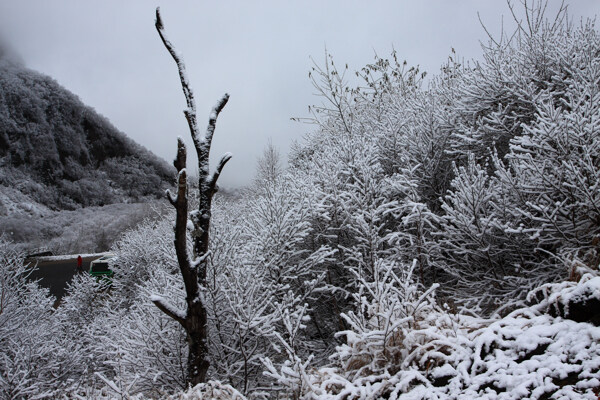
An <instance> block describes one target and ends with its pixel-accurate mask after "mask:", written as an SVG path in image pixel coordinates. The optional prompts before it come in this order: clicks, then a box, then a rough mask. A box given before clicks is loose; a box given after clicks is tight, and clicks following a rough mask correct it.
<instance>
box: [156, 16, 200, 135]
mask: <svg viewBox="0 0 600 400" xmlns="http://www.w3.org/2000/svg"><path fill="white" fill-rule="evenodd" d="M154 25H155V26H156V30H157V31H158V34H159V36H160V38H161V40H162V42H163V44H164V45H165V47H166V48H167V50H168V51H169V54H171V57H173V60H175V63H176V64H177V68H178V70H179V79H180V80H181V88H182V89H183V94H184V95H185V101H186V103H187V109H186V110H184V112H183V113H184V114H185V119H186V120H187V121H188V125H189V127H190V133H191V134H192V139H193V140H194V144H196V142H198V141H199V138H198V124H197V122H196V121H197V119H196V102H195V101H194V93H193V92H192V89H191V87H190V83H189V81H188V79H187V75H186V72H185V64H184V63H183V60H182V59H181V56H179V54H177V52H176V51H175V47H174V46H173V45H172V44H171V42H170V41H169V39H168V38H167V36H166V33H165V28H164V25H163V22H162V19H161V17H160V7H156V22H155V24H154Z"/></svg>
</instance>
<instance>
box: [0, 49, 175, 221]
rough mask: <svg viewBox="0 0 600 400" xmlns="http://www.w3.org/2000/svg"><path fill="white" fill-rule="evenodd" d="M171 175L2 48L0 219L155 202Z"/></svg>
mask: <svg viewBox="0 0 600 400" xmlns="http://www.w3.org/2000/svg"><path fill="white" fill-rule="evenodd" d="M173 172H174V170H172V169H171V167H170V166H169V165H168V164H167V163H166V162H165V161H164V160H162V159H160V158H158V157H157V156H155V155H154V154H152V153H151V152H150V151H148V150H147V149H145V148H144V147H142V146H141V145H139V144H137V143H135V142H134V141H133V140H131V139H129V138H128V137H127V136H125V135H124V134H123V133H122V132H120V131H118V130H117V129H116V128H115V127H114V126H113V125H112V124H111V123H110V122H109V121H108V120H107V119H106V118H104V117H103V116H101V115H99V114H98V113H97V112H95V111H94V110H93V109H92V108H91V107H88V106H86V105H85V104H83V103H82V102H81V100H79V98H78V97H77V96H76V95H74V94H73V93H71V92H69V91H68V90H66V89H65V88H63V87H61V86H60V85H59V84H58V83H57V82H56V81H55V80H54V79H52V78H50V77H48V76H45V75H43V74H40V73H38V72H35V71H32V70H30V69H27V68H26V67H25V66H24V65H23V64H22V62H21V61H20V60H19V59H18V56H17V57H15V56H14V53H13V52H12V51H11V50H10V49H9V48H8V47H6V46H5V45H2V44H0V215H11V214H15V213H22V212H25V213H30V214H36V212H35V211H36V210H38V211H39V210H40V209H45V208H47V209H50V210H61V209H66V210H72V209H77V208H80V207H87V206H102V205H106V204H113V203H130V202H140V201H144V200H147V199H150V198H158V197H160V196H161V195H162V194H163V193H164V189H165V188H166V187H168V186H169V185H170V184H171V182H172V178H173Z"/></svg>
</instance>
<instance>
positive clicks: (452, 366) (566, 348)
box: [303, 274, 600, 400]
mask: <svg viewBox="0 0 600 400" xmlns="http://www.w3.org/2000/svg"><path fill="white" fill-rule="evenodd" d="M599 279H600V278H598V277H596V276H594V275H592V274H588V275H585V276H583V277H582V278H581V280H580V281H579V282H578V283H577V282H568V283H561V284H554V285H547V286H546V287H545V288H544V289H545V299H544V300H543V301H541V302H540V303H539V304H537V305H534V306H532V307H526V308H521V309H518V310H516V311H514V312H512V313H511V314H509V315H507V316H506V317H503V318H499V317H496V318H493V319H489V320H482V319H478V318H473V317H469V316H458V315H452V314H449V313H445V312H444V311H443V310H439V311H438V312H437V313H431V314H429V315H428V316H426V317H425V319H423V320H422V321H420V323H419V325H418V326H417V325H415V326H416V329H414V330H413V332H411V333H410V334H409V335H408V336H405V337H404V338H403V339H402V340H401V343H394V344H392V343H390V345H389V347H388V348H387V349H385V346H384V349H383V350H382V352H384V354H383V355H382V354H373V353H370V352H369V351H364V349H367V348H369V343H368V342H369V341H370V340H371V341H372V340H373V339H372V337H373V335H369V334H366V335H362V338H359V339H357V338H356V337H353V338H352V343H350V342H349V343H348V345H342V346H340V347H338V349H337V354H336V355H335V356H334V357H333V358H332V360H337V362H334V365H333V366H332V367H331V366H330V367H328V368H320V369H319V370H317V371H313V372H312V373H309V375H308V377H307V378H306V379H305V382H303V386H304V388H305V389H304V390H303V392H304V393H303V394H304V397H303V398H306V399H346V400H350V399H378V398H389V399H404V400H421V399H438V400H439V399H457V400H458V399H482V400H518V399H564V400H582V399H590V400H598V399H599V398H600V396H599V394H600V327H598V326H595V325H593V324H591V323H588V322H576V321H574V320H571V319H567V318H565V317H564V315H568V314H562V316H561V315H558V316H556V314H554V315H549V314H548V313H547V312H548V311H550V309H549V308H548V303H551V302H558V301H561V302H563V304H564V305H565V307H563V308H562V309H563V310H565V309H566V308H567V307H566V305H567V303H566V302H567V301H568V300H572V301H573V300H575V301H578V302H580V303H581V302H582V301H583V302H584V303H585V302H586V301H592V300H594V299H597V298H598V296H600V285H599V283H600V282H599ZM356 343H360V348H356ZM393 346H398V347H399V348H401V349H402V350H404V351H405V353H404V356H403V359H401V360H398V359H396V360H392V359H389V362H387V363H386V364H385V365H383V366H382V365H378V364H375V363H372V362H370V360H372V359H374V358H379V360H381V359H384V358H385V357H386V354H387V355H391V354H394V349H393V348H392V347H393ZM361 349H362V350H361ZM351 353H353V354H354V357H355V358H354V359H351V358H349V357H348V354H351ZM360 354H362V357H363V359H362V360H358V359H357V358H356V355H360ZM348 360H349V361H350V362H349V361H348ZM358 361H360V362H358ZM365 366H368V368H365Z"/></svg>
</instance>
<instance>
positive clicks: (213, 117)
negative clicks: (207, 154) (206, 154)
mask: <svg viewBox="0 0 600 400" xmlns="http://www.w3.org/2000/svg"><path fill="white" fill-rule="evenodd" d="M228 101H229V94H228V93H225V94H224V95H223V97H222V98H221V100H219V101H218V102H217V104H216V105H215V106H214V107H213V109H212V112H211V113H210V118H209V119H208V127H207V128H206V134H205V135H204V140H205V142H206V144H207V145H208V148H209V149H210V145H211V142H212V138H213V135H214V133H215V128H216V125H217V118H218V117H219V114H221V111H223V108H225V105H226V104H227V102H228Z"/></svg>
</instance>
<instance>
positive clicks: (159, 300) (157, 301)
mask: <svg viewBox="0 0 600 400" xmlns="http://www.w3.org/2000/svg"><path fill="white" fill-rule="evenodd" d="M150 300H152V302H153V303H154V305H155V306H156V307H158V309H159V310H161V311H162V312H164V313H165V314H167V315H168V316H169V317H171V318H173V319H174V320H175V321H177V322H179V323H180V324H181V326H183V327H184V328H185V316H183V315H181V313H180V312H178V311H177V309H176V308H175V307H174V306H173V305H171V304H170V303H169V302H167V301H166V300H165V299H164V298H163V297H161V296H152V297H151V298H150Z"/></svg>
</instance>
